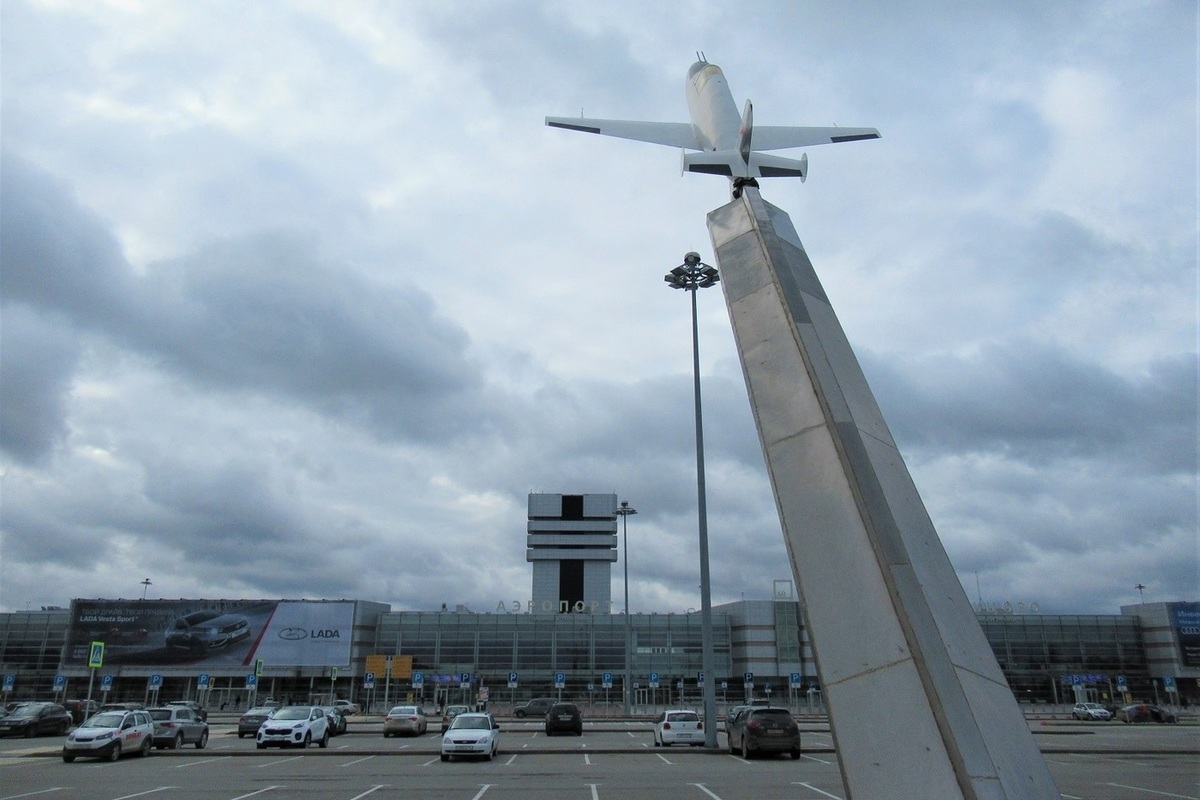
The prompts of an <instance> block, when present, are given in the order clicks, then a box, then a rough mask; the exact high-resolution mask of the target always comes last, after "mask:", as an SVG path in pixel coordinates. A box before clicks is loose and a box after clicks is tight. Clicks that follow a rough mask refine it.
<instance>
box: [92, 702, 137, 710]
mask: <svg viewBox="0 0 1200 800" xmlns="http://www.w3.org/2000/svg"><path fill="white" fill-rule="evenodd" d="M145 708H146V704H145V703H105V704H104V705H102V706H100V708H98V709H96V710H97V711H142V710H143V709H145Z"/></svg>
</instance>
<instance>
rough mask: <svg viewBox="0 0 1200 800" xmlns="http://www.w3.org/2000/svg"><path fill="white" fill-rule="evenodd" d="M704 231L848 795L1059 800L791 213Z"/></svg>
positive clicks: (740, 201)
mask: <svg viewBox="0 0 1200 800" xmlns="http://www.w3.org/2000/svg"><path fill="white" fill-rule="evenodd" d="M708 226H709V232H710V235H711V237H712V241H713V247H714V249H715V252H716V258H717V263H718V265H719V267H720V270H721V285H722V287H724V292H725V300H726V304H727V306H728V308H729V316H730V319H731V321H732V323H733V329H734V336H735V339H736V341H737V347H738V352H739V357H740V358H741V362H742V369H743V372H744V374H745V378H746V386H747V389H748V391H749V395H750V405H751V408H752V409H753V411H754V416H755V423H756V425H757V427H758V433H759V437H760V440H761V443H762V447H763V453H764V455H765V457H766V462H767V468H768V471H769V474H770V479H771V485H772V489H773V491H774V494H775V502H776V505H777V507H778V510H779V517H780V522H781V524H782V527H783V534H784V540H785V542H786V544H787V549H788V554H789V557H790V559H791V562H792V569H793V572H794V573H795V576H796V579H797V583H798V586H799V590H800V594H801V596H802V598H803V600H804V607H805V612H806V617H807V620H808V624H809V632H810V635H811V637H812V642H813V649H814V652H815V655H816V660H817V665H818V669H819V671H820V674H821V680H822V687H823V689H824V690H825V699H826V702H827V704H828V708H829V715H830V723H831V729H832V732H833V736H834V739H835V744H836V747H837V751H838V760H839V762H840V764H841V768H842V775H843V780H844V782H845V785H846V788H847V790H848V791H849V793H850V795H851V796H852V797H937V798H955V797H959V798H969V799H970V800H979V799H980V798H1004V799H1005V800H1016V799H1017V798H1021V799H1022V800H1025V799H1026V798H1057V797H1059V792H1058V790H1057V789H1056V788H1055V786H1054V780H1053V778H1052V777H1051V775H1050V771H1049V769H1048V768H1047V766H1046V762H1045V759H1044V758H1043V757H1042V755H1041V753H1040V752H1039V750H1038V748H1037V745H1036V743H1035V742H1034V740H1033V736H1032V734H1031V733H1030V731H1029V728H1028V725H1027V724H1026V722H1025V718H1024V715H1023V714H1022V713H1021V711H1020V709H1019V707H1018V706H1017V703H1016V700H1015V699H1014V698H1013V696H1012V692H1011V691H1010V690H1009V687H1008V684H1007V683H1006V681H1005V679H1004V676H1003V673H1002V672H1001V671H1000V667H999V665H998V664H997V663H996V659H995V656H994V655H993V654H992V650H991V648H990V647H989V646H988V643H987V640H986V639H985V638H984V636H983V632H982V631H981V630H980V628H979V623H978V622H977V620H976V618H975V614H974V611H973V609H972V608H971V605H970V602H969V601H968V599H967V597H966V594H965V593H964V591H963V589H962V586H961V585H960V584H959V582H958V577H957V575H956V574H955V572H954V568H953V566H952V565H951V563H950V560H949V558H948V557H947V555H946V551H945V549H944V548H943V547H942V544H941V541H940V540H939V539H938V536H937V532H936V531H935V530H934V527H933V523H932V521H931V520H930V518H929V514H928V512H927V511H926V510H925V506H924V504H923V503H922V502H921V498H920V496H919V494H918V493H917V490H916V486H915V485H914V484H913V481H912V477H911V476H910V475H909V472H908V468H907V467H906V466H905V464H904V460H903V459H902V458H901V456H900V452H899V450H898V449H897V447H896V444H895V442H894V441H893V439H892V436H891V433H890V432H889V431H888V428H887V424H886V423H885V422H884V419H883V415H882V413H881V412H880V410H879V406H878V404H877V403H876V402H875V398H874V395H873V394H872V393H871V389H870V387H869V386H868V385H867V381H866V378H865V377H864V375H863V373H862V369H861V368H860V367H859V364H858V360H857V359H856V357H855V355H854V351H853V350H852V348H851V347H850V343H849V341H848V339H847V338H846V335H845V333H844V332H843V331H842V328H841V324H840V323H839V322H838V319H837V316H836V314H835V313H834V311H833V308H832V306H831V305H830V303H829V300H828V298H827V297H826V295H825V292H824V289H822V287H821V283H820V280H819V279H818V278H817V274H816V271H815V270H814V269H813V266H812V263H811V262H810V261H809V259H808V255H807V254H806V253H805V252H804V247H803V245H801V243H800V239H799V237H798V236H797V235H796V232H795V229H794V228H793V227H792V224H791V220H790V219H789V218H788V215H787V214H786V213H785V212H784V211H782V210H781V209H779V208H776V207H774V206H771V205H770V204H768V203H766V202H764V201H763V200H762V197H761V195H760V194H759V191H758V189H756V188H754V187H749V186H748V187H746V188H745V189H744V191H743V193H742V196H741V197H740V198H737V199H735V200H734V201H732V202H731V203H729V204H727V205H725V206H723V207H722V208H719V209H717V210H715V211H713V212H712V213H711V214H709V217H708ZM880 708H886V713H882V714H881V713H879V709H880Z"/></svg>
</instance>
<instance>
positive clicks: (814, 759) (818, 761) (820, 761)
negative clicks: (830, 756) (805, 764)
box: [800, 753, 833, 764]
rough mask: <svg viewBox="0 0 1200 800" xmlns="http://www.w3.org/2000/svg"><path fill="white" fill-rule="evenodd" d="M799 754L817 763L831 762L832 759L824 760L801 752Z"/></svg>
mask: <svg viewBox="0 0 1200 800" xmlns="http://www.w3.org/2000/svg"><path fill="white" fill-rule="evenodd" d="M800 756H801V757H802V758H807V759H809V760H810V761H816V762H817V763H820V764H832V763H833V762H832V761H826V760H825V759H823V758H817V757H816V756H810V755H806V754H804V753H801V754H800Z"/></svg>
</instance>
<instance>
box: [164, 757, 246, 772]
mask: <svg viewBox="0 0 1200 800" xmlns="http://www.w3.org/2000/svg"><path fill="white" fill-rule="evenodd" d="M231 758H233V756H216V757H215V758H205V759H198V760H195V761H192V760H188V761H185V762H184V763H182V764H176V765H175V769H183V768H184V767H194V766H196V765H197V764H211V763H213V762H214V761H228V760H229V759H231Z"/></svg>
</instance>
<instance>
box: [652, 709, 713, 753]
mask: <svg viewBox="0 0 1200 800" xmlns="http://www.w3.org/2000/svg"><path fill="white" fill-rule="evenodd" d="M673 744H690V745H692V746H693V747H699V746H700V745H702V744H704V723H703V722H701V721H700V715H699V714H697V713H696V712H695V711H688V710H685V709H671V710H668V711H660V712H659V714H658V716H657V717H656V718H655V719H654V746H655V747H670V746H671V745H673Z"/></svg>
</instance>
